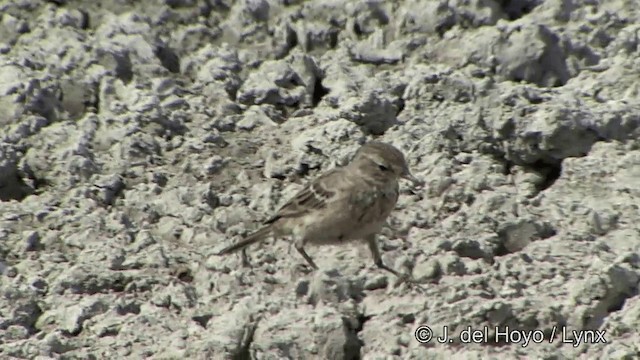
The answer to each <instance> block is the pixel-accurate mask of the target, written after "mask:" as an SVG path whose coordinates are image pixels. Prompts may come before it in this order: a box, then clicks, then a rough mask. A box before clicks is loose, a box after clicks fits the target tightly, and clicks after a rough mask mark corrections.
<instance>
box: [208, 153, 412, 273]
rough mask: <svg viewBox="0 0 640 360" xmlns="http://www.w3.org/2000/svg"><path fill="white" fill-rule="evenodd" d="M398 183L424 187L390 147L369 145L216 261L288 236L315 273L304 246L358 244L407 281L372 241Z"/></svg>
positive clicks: (388, 211) (391, 206)
mask: <svg viewBox="0 0 640 360" xmlns="http://www.w3.org/2000/svg"><path fill="white" fill-rule="evenodd" d="M400 179H406V180H409V181H410V182H411V183H413V185H420V184H421V183H422V182H421V181H420V180H419V179H417V178H416V177H414V176H413V175H412V174H411V172H410V170H409V167H408V165H407V161H406V159H405V156H404V154H403V153H402V151H400V150H399V149H398V148H396V147H395V146H393V145H391V144H388V143H384V142H380V141H369V142H367V143H365V144H364V145H362V146H361V147H360V148H359V149H358V150H357V151H356V153H355V155H354V156H353V158H352V159H351V161H350V162H349V163H348V164H347V165H345V166H342V167H335V168H333V169H331V170H328V171H327V172H325V173H324V174H322V175H320V176H318V177H317V178H316V179H315V180H313V181H311V182H309V183H307V184H306V185H305V186H304V187H303V188H302V189H301V190H300V191H299V192H298V193H297V194H295V195H294V196H293V197H292V198H291V199H290V200H288V201H287V202H286V203H285V204H284V205H283V206H282V207H280V208H279V210H277V211H276V212H275V214H274V215H273V216H271V217H270V218H268V219H267V220H266V221H264V222H263V224H262V227H261V228H260V229H258V230H257V231H255V232H253V233H251V234H250V235H248V236H247V237H246V238H244V239H243V240H241V241H239V242H238V243H235V244H232V245H230V246H228V247H226V248H224V249H222V250H220V251H219V252H218V253H217V254H216V255H226V254H231V253H234V252H236V251H239V250H241V249H244V248H246V247H247V246H249V245H251V244H254V243H257V242H260V241H263V240H266V239H268V238H270V237H276V238H279V237H285V236H290V237H291V238H292V240H293V244H294V247H295V249H296V250H297V252H298V253H300V255H301V256H302V257H303V258H304V260H305V261H306V262H307V263H308V264H309V265H310V266H311V267H312V268H313V269H315V270H318V266H317V265H316V263H315V261H314V260H313V259H312V258H311V257H310V256H309V254H307V252H306V250H305V246H306V245H340V244H345V243H348V242H352V241H362V242H366V243H367V244H368V247H369V250H370V252H371V255H372V257H373V262H374V264H375V265H376V266H377V267H378V268H380V269H382V270H386V271H388V272H390V273H392V274H394V275H395V276H397V277H398V278H401V279H404V280H408V278H407V276H404V275H401V274H400V273H399V272H398V271H396V270H394V269H393V268H391V267H389V266H387V265H386V264H385V263H384V262H383V260H382V256H381V253H380V248H379V247H378V243H377V241H376V236H377V234H378V233H379V232H380V230H381V229H382V227H383V226H384V224H385V222H386V220H387V218H388V216H389V215H390V214H391V212H392V210H393V209H394V207H395V205H396V202H397V201H398V197H399V180H400Z"/></svg>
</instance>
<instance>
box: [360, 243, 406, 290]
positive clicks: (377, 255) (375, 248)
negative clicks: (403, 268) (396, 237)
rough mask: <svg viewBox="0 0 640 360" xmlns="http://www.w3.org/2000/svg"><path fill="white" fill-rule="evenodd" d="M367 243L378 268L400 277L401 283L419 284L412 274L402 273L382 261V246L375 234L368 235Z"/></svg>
mask: <svg viewBox="0 0 640 360" xmlns="http://www.w3.org/2000/svg"><path fill="white" fill-rule="evenodd" d="M367 244H369V250H371V255H373V262H374V263H375V264H376V266H377V267H378V268H380V269H383V270H386V271H388V272H390V273H392V274H393V275H395V276H396V277H397V278H398V279H400V282H401V283H402V282H406V283H409V284H417V283H416V281H415V280H413V279H412V278H411V276H410V275H406V274H400V273H399V272H397V271H396V270H394V269H392V268H390V267H388V266H387V265H385V264H384V262H382V255H381V254H380V248H378V242H377V241H376V236H375V234H374V235H369V236H368V237H367Z"/></svg>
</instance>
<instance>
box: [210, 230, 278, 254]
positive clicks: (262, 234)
mask: <svg viewBox="0 0 640 360" xmlns="http://www.w3.org/2000/svg"><path fill="white" fill-rule="evenodd" d="M270 233H271V226H265V227H263V228H262V229H260V230H258V231H256V232H254V233H252V234H251V235H249V236H247V237H246V238H244V239H242V240H241V241H240V242H238V243H235V244H233V245H230V246H228V247H226V248H224V249H222V250H220V251H218V253H217V254H216V255H226V254H231V253H233V252H236V251H238V250H241V249H243V248H245V247H247V246H249V245H251V244H253V243H255V242H258V241H261V240H264V239H266V238H267V237H268V236H269V234H270Z"/></svg>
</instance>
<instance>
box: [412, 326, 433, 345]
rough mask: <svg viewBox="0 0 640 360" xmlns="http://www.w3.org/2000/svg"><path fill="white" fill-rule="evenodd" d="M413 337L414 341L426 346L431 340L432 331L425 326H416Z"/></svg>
mask: <svg viewBox="0 0 640 360" xmlns="http://www.w3.org/2000/svg"><path fill="white" fill-rule="evenodd" d="M413 335H414V336H415V337H416V340H418V342H419V343H421V344H426V343H428V342H429V341H431V339H432V338H433V330H431V328H430V327H428V326H426V325H421V326H418V328H417V329H416V332H414V333H413Z"/></svg>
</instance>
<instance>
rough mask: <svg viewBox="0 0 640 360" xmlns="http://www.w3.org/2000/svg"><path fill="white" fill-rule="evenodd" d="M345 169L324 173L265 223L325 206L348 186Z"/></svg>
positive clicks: (303, 213)
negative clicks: (344, 176)
mask: <svg viewBox="0 0 640 360" xmlns="http://www.w3.org/2000/svg"><path fill="white" fill-rule="evenodd" d="M343 171H344V170H343V169H342V168H335V169H332V170H329V171H327V172H326V173H324V174H322V175H321V176H319V177H318V178H317V179H315V180H314V181H312V182H310V183H309V184H307V185H306V186H305V187H304V188H303V189H302V190H300V191H299V192H298V193H297V194H296V195H295V196H294V197H293V198H291V200H289V201H288V202H287V203H286V204H284V205H283V206H282V207H281V208H280V209H279V210H278V211H277V212H276V214H275V215H274V216H272V217H271V218H270V219H269V220H267V221H265V222H264V223H265V224H271V223H273V222H275V221H276V220H278V219H281V218H293V217H299V216H303V215H305V214H307V213H309V212H313V211H316V210H319V209H323V208H325V207H326V206H327V203H329V202H331V201H334V200H335V199H336V197H337V196H338V194H339V193H340V192H341V190H342V188H343V187H345V186H346V183H345V181H344V179H343V175H344V174H343Z"/></svg>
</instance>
